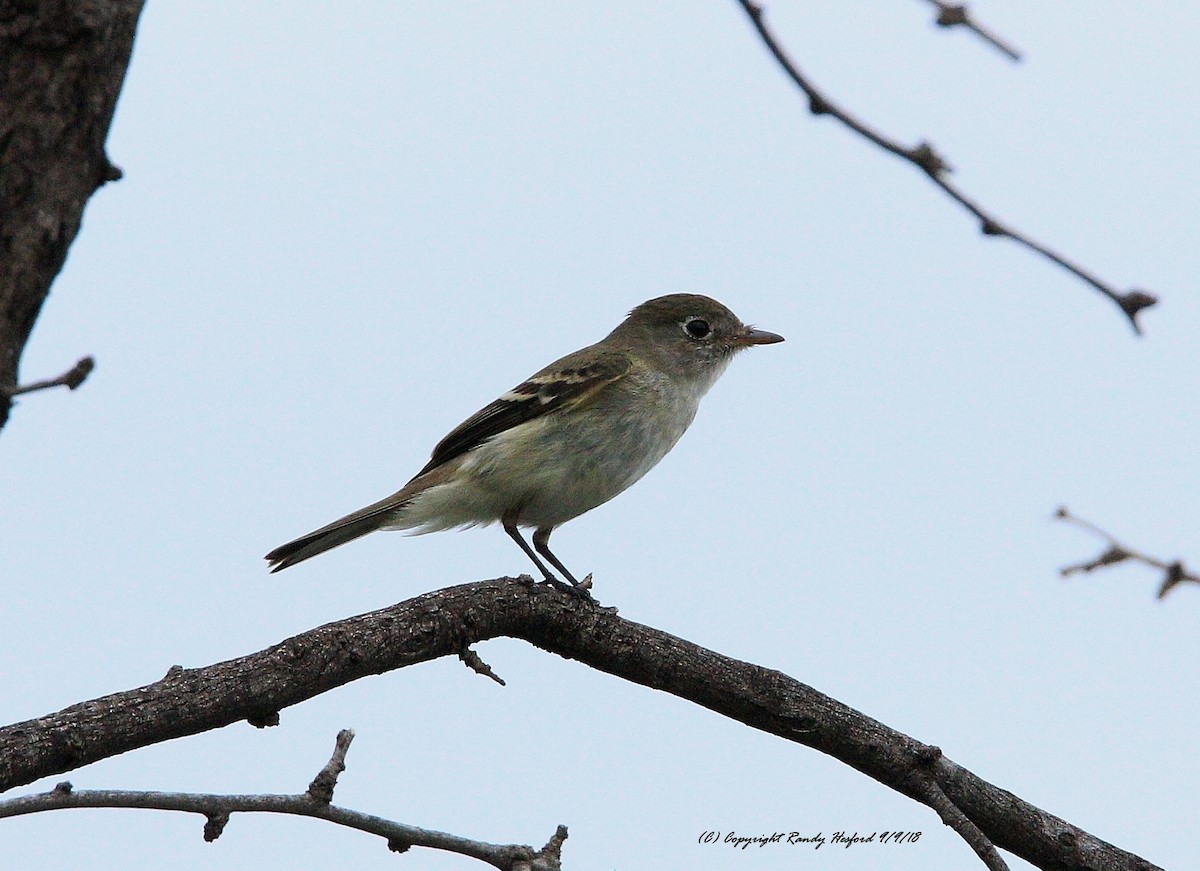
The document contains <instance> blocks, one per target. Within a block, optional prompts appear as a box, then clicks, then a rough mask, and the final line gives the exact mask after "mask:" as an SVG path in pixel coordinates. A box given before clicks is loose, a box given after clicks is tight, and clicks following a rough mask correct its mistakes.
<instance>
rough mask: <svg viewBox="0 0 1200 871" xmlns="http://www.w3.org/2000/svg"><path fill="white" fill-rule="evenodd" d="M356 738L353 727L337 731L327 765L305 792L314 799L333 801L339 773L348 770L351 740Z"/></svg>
mask: <svg viewBox="0 0 1200 871" xmlns="http://www.w3.org/2000/svg"><path fill="white" fill-rule="evenodd" d="M353 740H354V730H353V729H342V731H340V732H338V733H337V740H336V741H334V744H333V755H332V756H330V757H329V761H328V762H326V763H325V767H324V768H322V769H321V770H320V771H318V772H317V776H316V777H314V778H313V779H312V783H310V784H309V785H308V790H307V792H305V795H307V796H308V797H309V798H310V799H311V800H312V801H316V802H320V803H321V804H329V803H330V802H332V801H333V791H334V789H336V788H337V779H338V775H339V774H341V773H342V772H343V771H345V770H346V752H347V751H348V750H349V749H350V742H351V741H353Z"/></svg>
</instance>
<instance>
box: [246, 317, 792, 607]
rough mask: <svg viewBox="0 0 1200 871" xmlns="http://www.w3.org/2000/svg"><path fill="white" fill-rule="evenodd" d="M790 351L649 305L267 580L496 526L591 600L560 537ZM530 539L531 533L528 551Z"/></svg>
mask: <svg viewBox="0 0 1200 871" xmlns="http://www.w3.org/2000/svg"><path fill="white" fill-rule="evenodd" d="M782 341H783V337H782V336H780V335H778V334H776V333H771V332H767V331H765V330H759V329H756V328H754V327H752V326H747V325H746V324H743V323H742V322H741V321H740V320H739V319H738V318H737V316H736V315H734V313H733V312H731V311H730V310H729V309H728V308H726V307H725V306H724V305H722V304H721V303H719V302H717V301H716V300H715V299H712V298H710V297H707V296H702V295H699V294H692V293H676V294H669V295H667V296H660V297H657V298H655V299H651V300H649V301H647V302H644V303H642V304H641V305H639V306H637V307H635V308H634V309H633V310H632V311H631V312H630V313H629V315H628V316H627V317H626V318H625V320H623V321H622V322H621V323H620V324H619V325H618V326H617V327H616V328H615V329H614V330H613V331H612V332H611V333H609V334H608V336H606V337H605V338H604V339H602V340H601V341H599V342H597V343H596V344H594V345H589V346H588V347H586V348H582V349H580V350H578V351H575V352H574V353H571V354H568V355H566V356H565V357H562V358H561V359H559V360H556V361H555V362H553V363H551V364H550V365H549V366H546V367H545V368H544V369H542V370H541V371H539V372H537V373H535V374H534V375H532V376H530V377H529V378H528V379H526V380H525V381H524V382H522V383H521V384H519V385H517V386H516V387H514V388H513V389H512V390H509V391H508V392H507V393H504V394H503V395H501V396H500V397H499V398H498V399H496V400H495V401H494V402H492V403H490V404H489V405H486V406H484V407H483V408H482V409H480V410H479V411H477V412H476V413H475V414H473V415H471V416H470V417H469V418H467V419H466V420H465V421H463V422H462V423H461V424H459V425H458V426H457V427H455V428H454V429H453V430H452V431H451V432H450V433H449V434H448V435H447V436H446V437H445V438H444V439H442V440H441V441H440V442H438V444H437V446H436V447H435V448H434V449H433V453H432V455H431V457H430V459H429V462H428V463H426V464H425V467H424V468H423V469H421V471H419V472H418V473H417V474H416V475H415V476H414V477H413V478H412V480H410V481H409V482H408V483H407V484H405V485H404V486H403V487H401V488H400V490H398V491H397V492H395V493H393V494H392V495H391V496H388V497H386V498H384V499H381V500H379V501H378V502H374V503H372V504H371V505H368V506H366V507H365V508H361V509H359V510H358V511H355V512H353V513H351V514H347V515H346V516H345V517H342V518H339V519H338V520H335V521H333V522H332V523H329V524H327V525H325V526H322V527H321V528H320V529H317V530H314V531H313V532H310V533H308V534H307V535H302V536H300V537H299V538H297V539H295V540H294V541H290V542H288V543H287V544H284V545H281V546H280V547H277V548H275V549H274V550H272V551H271V552H270V553H268V554H267V555H266V557H265V558H266V560H267V562H268V564H269V567H270V570H271V571H272V572H278V571H281V570H283V569H286V568H288V567H289V566H294V565H296V564H297V563H300V562H303V561H304V560H307V559H311V558H312V557H314V556H317V555H318V554H321V553H324V552H325V551H327V550H331V549H333V548H335V547H339V546H341V545H343V544H346V543H347V542H350V541H353V540H354V539H357V538H359V537H361V536H364V535H366V534H368V533H371V532H375V531H376V530H389V529H403V530H409V531H410V532H411V533H412V534H423V533H427V532H436V531H440V530H446V529H454V528H467V527H472V526H486V525H489V524H491V523H495V522H499V523H500V525H501V526H502V527H503V529H504V531H505V532H506V533H507V534H508V535H509V537H511V538H512V540H513V541H514V542H516V543H517V545H518V546H519V547H520V548H521V550H522V551H524V553H525V555H526V556H528V557H529V559H530V560H532V561H533V563H534V565H536V566H537V568H538V570H539V571H540V572H541V574H542V576H543V578H544V579H545V580H546V582H547V583H550V584H556V585H559V586H562V587H565V588H567V589H571V590H573V591H576V592H579V591H583V592H584V594H585V595H589V594H587V593H586V591H587V589H588V587H589V586H590V582H591V576H590V575H589V576H588V577H587V578H585V580H584V581H582V582H581V581H579V580H577V579H576V578H575V576H574V575H573V574H572V573H571V572H570V571H569V570H568V569H567V567H566V566H565V565H563V563H562V561H561V560H559V558H558V557H557V556H555V555H554V553H553V552H552V551H551V550H550V535H551V533H552V532H553V531H554V530H555V529H556V528H557V527H559V526H561V525H562V524H563V523H566V522H567V521H568V520H572V519H574V518H576V517H578V516H579V515H581V514H584V513H585V512H587V511H590V510H592V509H593V508H595V507H597V506H598V505H602V504H603V503H605V502H607V501H609V500H610V499H612V498H613V497H614V496H616V495H617V494H619V493H621V492H622V491H624V490H625V489H626V488H627V487H629V486H630V485H632V484H633V483H635V482H636V481H637V480H639V479H640V478H641V477H642V476H643V475H645V474H646V473H647V472H648V471H650V469H651V468H653V467H654V466H655V465H656V464H657V463H658V461H659V460H661V459H662V458H663V457H664V456H665V455H666V454H667V452H668V451H670V450H671V448H672V447H674V446H675V444H676V442H678V441H679V438H680V437H681V436H682V435H683V433H684V431H685V430H686V429H687V428H688V426H689V425H690V424H691V423H692V420H693V419H694V418H695V416H696V411H697V408H698V407H699V404H700V400H701V398H702V397H703V396H704V394H705V393H707V392H708V390H709V388H710V387H712V385H713V384H714V382H716V380H717V379H718V378H719V377H720V376H721V374H722V373H723V372H724V371H725V369H726V367H727V366H728V365H729V362H730V360H732V359H733V356H734V355H735V354H736V353H737V352H739V351H741V350H743V349H745V348H749V347H751V346H754V345H769V344H774V343H776V342H782ZM522 528H526V529H530V528H531V529H533V535H532V540H533V546H532V547H530V544H529V542H527V541H526V540H525V538H524V536H523V535H522V534H521V529H522ZM540 557H545V559H546V560H547V561H548V562H549V563H550V564H551V565H552V566H554V568H555V569H557V570H558V571H559V573H560V574H561V575H562V577H563V578H566V580H567V581H568V582H569V586H568V584H565V583H563V582H562V581H561V580H559V579H558V578H556V577H555V576H554V575H553V574H552V573H551V571H550V569H549V568H548V567H547V566H546V564H545V563H544V562H543V561H542V560H541V558H540Z"/></svg>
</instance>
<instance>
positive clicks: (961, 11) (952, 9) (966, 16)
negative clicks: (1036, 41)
mask: <svg viewBox="0 0 1200 871" xmlns="http://www.w3.org/2000/svg"><path fill="white" fill-rule="evenodd" d="M926 2H927V3H930V4H931V5H933V6H936V7H937V9H938V14H937V17H936V18H934V19H933V20H934V23H935V24H937V26H938V27H965V28H967V30H969V31H971V32H972V33H974V34H975V35H976V36H978V37H979V38H980V39H982V40H983V41H984V42H986V43H987V44H988V45H990V46H992V48H994V49H996V51H998V52H1000V53H1001V54H1003V55H1004V56H1005V57H1007V58H1008V59H1009V60H1011V61H1014V62H1016V61H1019V60H1021V53H1020V52H1018V51H1017V50H1016V49H1015V48H1013V47H1012V46H1011V45H1009V44H1008V43H1007V42H1005V41H1004V40H1002V39H1001V38H1000V37H998V36H996V34H994V33H992V32H991V31H990V30H988V29H987V28H985V27H984V26H983V25H981V24H980V23H979V22H977V21H976V20H975V19H974V18H972V17H971V13H970V12H968V11H967V6H966V4H965V3H947V2H945V0H926Z"/></svg>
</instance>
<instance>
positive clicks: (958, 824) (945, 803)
mask: <svg viewBox="0 0 1200 871" xmlns="http://www.w3.org/2000/svg"><path fill="white" fill-rule="evenodd" d="M941 763H942V751H941V748H940V747H933V746H927V747H925V748H924V749H923V751H921V752H920V753H919V756H918V759H917V765H915V766H914V767H913V771H912V776H911V778H910V779H911V781H912V787H913V792H914V793H915V794H916V795H917V796H918V797H919V798H920V800H921V801H922V802H924V803H925V804H926V805H928V806H929V807H931V808H933V809H934V810H935V811H937V815H938V816H939V817H941V818H942V822H943V823H945V824H946V825H947V826H949V827H950V828H952V829H954V831H955V832H957V833H958V835H959V837H961V838H962V839H963V840H964V841H966V842H967V844H968V845H969V846H970V847H971V849H972V850H974V851H975V855H977V856H978V857H979V858H980V859H981V860H982V861H983V864H984V865H986V866H987V867H988V869H989V871H1008V863H1006V862H1005V861H1004V859H1003V858H1001V856H1000V852H999V851H998V850H997V849H996V845H995V844H993V843H992V842H991V841H990V840H989V839H988V837H987V835H985V834H984V833H983V832H982V831H980V829H979V826H977V825H975V824H974V823H973V822H971V820H970V818H969V817H967V815H966V814H964V813H963V812H962V808H960V807H959V806H958V805H956V804H955V803H954V802H952V801H951V800H950V797H949V796H947V795H946V793H945V792H944V791H943V790H942V787H941V786H940V785H939V784H938V781H937V767H938V765H940V764H941ZM941 773H942V774H943V775H944V774H945V772H941Z"/></svg>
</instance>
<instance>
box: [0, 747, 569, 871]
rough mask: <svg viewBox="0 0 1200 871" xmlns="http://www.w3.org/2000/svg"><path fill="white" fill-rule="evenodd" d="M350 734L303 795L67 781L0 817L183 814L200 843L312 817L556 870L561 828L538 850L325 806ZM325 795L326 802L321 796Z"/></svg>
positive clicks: (510, 870) (509, 869) (407, 844)
mask: <svg viewBox="0 0 1200 871" xmlns="http://www.w3.org/2000/svg"><path fill="white" fill-rule="evenodd" d="M353 739H354V733H353V732H352V731H350V730H349V729H343V730H342V731H341V732H339V733H338V736H337V746H336V748H335V749H334V751H333V757H332V758H331V759H330V760H329V762H328V764H326V766H325V767H324V768H323V769H321V773H320V774H318V775H317V777H316V779H314V780H313V782H312V784H310V785H309V787H308V792H306V793H304V794H303V795H219V794H214V793H187V792H152V791H133V790H111V789H88V790H76V789H74V788H73V787H72V786H71V784H70V783H69V782H66V781H64V782H63V783H60V784H58V785H57V786H55V787H54V789H52V790H50V791H49V792H42V793H37V794H35V795H26V796H22V797H20V798H14V799H9V800H7V801H0V818H4V817H16V816H22V815H24V814H32V813H38V812H40V811H50V810H62V809H64V808H80V807H90V808H95V807H108V808H142V809H147V810H165V811H183V812H186V813H196V814H200V815H202V816H203V817H204V818H205V823H204V840H206V841H215V840H216V839H217V838H219V837H221V833H222V832H223V831H224V830H225V826H226V824H228V822H229V817H230V815H231V814H234V813H251V812H259V813H276V814H293V815H295V816H302V817H313V818H315V819H319V820H326V821H328V822H331V823H335V824H337V825H339V826H346V827H347V828H351V829H357V830H358V831H360V832H367V833H368V834H372V835H379V836H380V837H382V838H386V839H387V843H388V849H389V850H392V851H393V852H397V853H403V852H405V851H407V850H409V849H410V848H412V847H427V848H429V849H432V850H444V851H446V852H449V853H458V854H459V855H462V856H469V857H471V858H472V859H478V860H480V861H481V862H487V863H488V864H489V865H492V866H494V867H496V868H500V869H503V871H518V869H528V871H559V868H560V866H561V861H560V854H561V852H562V843H563V841H564V840H566V837H567V828H566V826H559V827H558V830H557V831H556V832H555V833H554V835H553V836H552V837H551V838H550V840H549V841H548V842H547V844H546V846H545V847H543V848H542V849H541V850H536V851H535V850H534V849H533V848H532V847H528V846H525V845H523V844H489V843H487V842H485V841H475V840H471V839H469V838H462V837H459V836H458V835H450V834H447V833H445V832H437V831H433V830H430V829H422V828H418V827H416V826H408V825H404V824H403V823H397V822H395V821H393V820H386V819H383V818H382V817H376V816H371V815H369V814H364V813H360V812H358V811H353V810H349V809H347V808H340V807H337V806H335V805H332V804H330V799H331V798H332V796H333V785H334V783H335V782H336V781H337V776H338V774H339V773H340V772H341V771H343V770H344V769H345V758H346V751H347V750H348V749H349V748H350V742H351V741H352V740H353ZM327 795H328V798H327V797H326V796H327Z"/></svg>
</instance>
